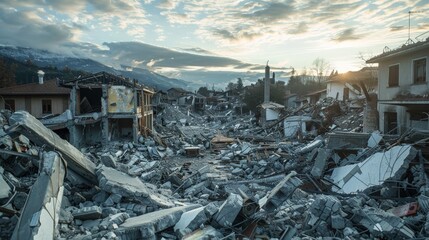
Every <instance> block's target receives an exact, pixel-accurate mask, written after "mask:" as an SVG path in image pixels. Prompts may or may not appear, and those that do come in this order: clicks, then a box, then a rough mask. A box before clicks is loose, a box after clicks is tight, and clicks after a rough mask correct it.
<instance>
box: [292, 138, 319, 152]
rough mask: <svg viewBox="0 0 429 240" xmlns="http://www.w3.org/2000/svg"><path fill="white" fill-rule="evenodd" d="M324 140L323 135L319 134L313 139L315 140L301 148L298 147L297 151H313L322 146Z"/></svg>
mask: <svg viewBox="0 0 429 240" xmlns="http://www.w3.org/2000/svg"><path fill="white" fill-rule="evenodd" d="M323 142H324V139H323V137H322V136H317V137H316V138H315V139H313V141H311V142H310V143H308V144H307V145H305V146H303V147H301V148H298V149H297V150H296V153H298V154H303V153H307V152H311V150H313V149H315V148H318V147H320V146H322V145H323Z"/></svg>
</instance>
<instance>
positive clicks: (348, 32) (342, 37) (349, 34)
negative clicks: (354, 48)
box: [332, 28, 362, 42]
mask: <svg viewBox="0 0 429 240" xmlns="http://www.w3.org/2000/svg"><path fill="white" fill-rule="evenodd" d="M360 38H362V36H361V35H358V34H355V30H354V29H353V28H348V29H345V30H343V31H341V32H340V33H339V34H338V35H337V36H336V37H334V38H333V39H332V40H334V41H336V42H343V41H350V40H357V39H360Z"/></svg>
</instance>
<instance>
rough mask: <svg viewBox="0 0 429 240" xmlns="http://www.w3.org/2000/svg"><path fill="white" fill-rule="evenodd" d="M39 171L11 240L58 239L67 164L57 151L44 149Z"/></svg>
mask: <svg viewBox="0 0 429 240" xmlns="http://www.w3.org/2000/svg"><path fill="white" fill-rule="evenodd" d="M39 172H40V174H39V176H38V178H37V180H36V182H35V183H34V184H33V186H32V188H31V191H30V193H29V196H28V198H27V201H26V203H25V206H24V209H23V210H22V213H21V217H20V218H19V221H18V223H17V225H16V227H15V231H14V232H13V235H12V239H54V238H55V229H56V227H57V224H58V220H59V214H60V207H61V200H62V197H63V191H64V186H63V181H64V176H65V172H66V163H65V162H64V161H63V160H62V159H61V158H60V157H59V155H58V153H55V152H45V153H44V154H43V161H42V166H41V168H40V171H39Z"/></svg>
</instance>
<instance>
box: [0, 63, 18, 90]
mask: <svg viewBox="0 0 429 240" xmlns="http://www.w3.org/2000/svg"><path fill="white" fill-rule="evenodd" d="M15 69H16V64H10V63H7V62H6V61H5V60H4V59H1V58H0V88H2V87H10V86H13V85H15V83H16V82H15Z"/></svg>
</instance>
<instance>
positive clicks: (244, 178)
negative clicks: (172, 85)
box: [0, 74, 429, 240]
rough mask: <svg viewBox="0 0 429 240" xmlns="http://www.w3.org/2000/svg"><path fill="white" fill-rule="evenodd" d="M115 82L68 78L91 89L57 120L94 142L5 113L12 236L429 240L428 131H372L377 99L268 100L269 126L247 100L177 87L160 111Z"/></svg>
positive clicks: (3, 194)
mask: <svg viewBox="0 0 429 240" xmlns="http://www.w3.org/2000/svg"><path fill="white" fill-rule="evenodd" d="M98 77H105V78H107V79H105V80H103V81H105V82H102V83H103V84H100V82H97V81H96V80H97V79H98ZM110 77H112V76H110V75H103V74H101V75H95V76H92V77H89V78H82V79H79V81H77V82H69V83H67V82H66V83H64V84H65V85H67V84H68V85H69V87H72V88H74V89H72V93H73V94H72V96H71V97H73V98H76V99H74V100H71V102H72V103H73V101H76V102H75V104H77V99H78V97H77V95H79V94H80V95H81V96H80V99H79V100H80V101H79V104H77V105H75V107H76V109H72V111H70V113H67V112H66V113H65V114H64V115H61V116H60V118H61V119H62V120H64V119H66V125H67V127H66V128H67V129H69V130H71V132H70V133H71V134H72V135H73V136H70V140H71V142H74V143H75V141H77V140H79V137H80V135H79V133H80V132H81V131H83V129H84V128H86V127H88V128H89V129H86V130H88V131H89V132H90V136H85V138H82V139H81V140H82V141H83V142H82V143H85V142H86V144H81V143H79V144H71V143H69V142H68V141H66V140H64V139H62V138H60V136H59V135H58V134H57V133H56V131H54V130H51V129H50V128H52V123H54V122H56V120H55V119H48V120H46V119H44V123H45V125H44V124H42V122H41V121H39V120H38V119H36V118H34V117H33V116H32V115H30V114H29V113H27V112H24V111H17V112H15V113H11V112H9V111H6V110H1V111H0V113H1V114H0V125H1V127H0V217H1V218H0V219H1V221H0V229H1V231H0V238H1V239H54V238H55V239H57V238H58V239H171V240H173V239H189V240H190V239H322V238H329V239H410V238H419V239H425V238H429V185H428V183H429V182H428V177H427V168H428V166H429V164H428V161H427V159H428V156H429V152H428V151H427V149H428V146H427V141H425V140H424V139H427V138H428V137H429V136H428V134H427V133H426V132H424V131H417V130H413V131H408V132H406V133H405V134H402V135H389V134H382V133H381V132H379V131H377V130H375V129H374V119H366V120H365V119H364V115H365V114H366V113H365V112H370V113H371V114H373V112H371V111H372V110H374V109H366V108H365V107H364V105H365V104H366V103H368V102H367V101H368V100H367V99H364V98H359V97H356V99H354V100H353V103H350V102H347V101H338V100H335V99H333V98H325V99H322V100H319V101H318V102H316V104H314V105H309V104H306V105H303V106H301V107H298V108H293V109H287V108H286V109H284V108H283V107H280V106H279V105H275V104H272V103H271V102H269V101H268V102H267V103H265V104H262V105H261V106H260V110H261V111H264V112H265V113H264V114H263V117H264V118H265V120H264V121H263V123H262V124H260V123H258V121H256V118H255V115H253V114H242V113H241V111H237V110H238V109H239V108H241V107H242V103H241V101H240V98H239V97H238V96H235V97H234V96H231V95H228V96H226V95H222V94H223V93H213V94H214V95H215V94H218V96H215V98H219V99H227V100H228V102H229V105H228V104H223V103H219V104H218V105H215V104H214V105H211V104H206V103H208V102H212V101H214V99H204V98H203V97H202V96H199V95H197V94H194V93H190V92H186V91H184V90H183V91H182V90H180V89H171V91H169V95H168V94H167V96H163V97H159V101H158V102H156V104H155V105H154V110H156V112H157V114H156V118H155V119H151V118H152V117H153V115H152V114H153V112H151V111H152V110H151V111H146V113H145V109H144V108H141V109H140V110H137V109H138V107H143V105H144V103H142V104H139V105H137V102H133V101H134V99H135V98H134V97H136V96H137V98H138V99H139V98H141V97H143V95H144V94H143V92H144V91H145V90H144V89H143V88H134V87H135V86H134V85H133V84H132V83H131V82H125V80H124V79H121V78H114V77H112V78H110ZM109 78H110V79H109ZM267 78H268V79H269V75H267ZM95 83H97V84H96V86H97V87H96V88H95V89H97V90H96V91H95V92H97V94H99V95H100V96H102V97H103V99H104V100H102V102H95V101H94V99H90V95H89V94H88V92H90V91H92V89H91V87H92V86H93V84H95ZM118 83H120V84H118ZM79 84H80V85H81V86H82V88H79V89H77V88H75V86H76V85H79ZM349 87H350V88H353V86H349ZM78 91H80V92H78ZM136 91H140V92H139V93H137V92H136ZM356 91H357V90H356ZM85 94H86V96H85V97H87V99H86V100H84V99H83V98H82V96H83V95H85ZM147 94H149V95H150V93H147ZM266 94H268V96H269V92H268V93H266ZM149 95H147V96H149ZM172 96H176V97H175V98H172ZM140 100H141V99H140ZM268 100H269V99H268ZM145 101H146V102H147V100H145ZM98 103H100V107H102V109H101V111H100V112H98V110H97V111H91V109H93V108H95V107H97V106H96V104H98ZM172 103H174V104H172ZM371 104H372V105H371V107H374V106H373V105H374V103H371ZM78 105H79V106H78ZM351 106H353V107H351ZM78 108H79V109H78ZM279 109H280V110H279ZM93 110H94V109H93ZM146 110H148V109H146ZM141 111H143V112H141ZM69 115H71V116H73V117H71V118H72V119H74V120H73V121H71V122H69V121H70V119H68V117H67V116H69ZM67 119H68V120H67ZM124 119H125V120H124ZM152 121H153V122H152ZM365 121H367V122H369V124H370V126H369V127H368V126H367V127H364V126H363V123H364V122H365ZM47 123H48V124H47ZM57 123H58V122H57ZM94 126H97V127H94ZM368 129H369V130H368ZM363 130H365V131H363ZM373 130H374V131H373ZM92 134H94V135H92ZM97 134H98V135H97ZM94 136H98V138H96V137H94ZM422 136H423V137H422ZM92 137H94V139H91V138H92ZM422 139H423V140H422ZM92 140H97V141H96V142H95V143H92V142H91V141H92ZM101 140H102V141H101Z"/></svg>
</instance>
